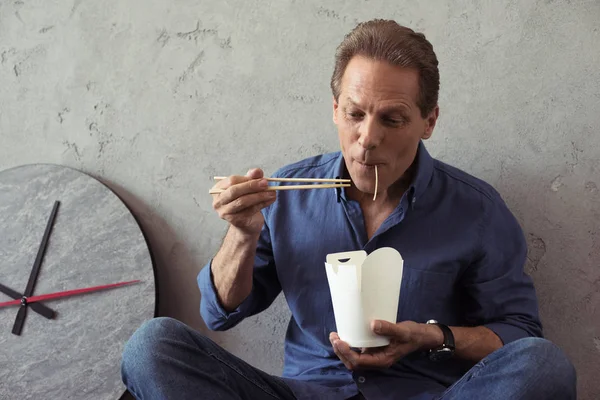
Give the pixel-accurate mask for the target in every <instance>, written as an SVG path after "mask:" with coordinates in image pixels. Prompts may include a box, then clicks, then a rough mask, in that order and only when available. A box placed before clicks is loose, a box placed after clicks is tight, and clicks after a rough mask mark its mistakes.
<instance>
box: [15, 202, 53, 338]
mask: <svg viewBox="0 0 600 400" xmlns="http://www.w3.org/2000/svg"><path fill="white" fill-rule="evenodd" d="M59 204H60V202H59V201H58V200H57V201H55V202H54V207H53V208H52V213H51V214H50V218H49V219H48V223H47V224H46V231H45V232H44V237H43V238H42V243H41V244H40V248H39V250H38V254H37V257H36V258H35V263H34V264H33V268H32V269H31V274H29V281H28V282H27V287H26V288H25V292H24V293H23V297H29V296H31V295H32V294H33V288H34V287H35V283H36V281H37V277H38V275H39V273H40V267H41V266H42V261H43V260H44V255H45V254H46V248H47V247H48V239H49V238H50V232H51V231H52V227H53V225H54V220H55V219H56V213H57V211H58V206H59ZM27 305H28V304H27V302H23V303H22V305H21V307H19V312H18V313H17V318H16V319H15V324H14V325H13V329H12V333H14V334H15V335H20V334H21V330H22V329H23V323H24V322H25V317H26V316H27Z"/></svg>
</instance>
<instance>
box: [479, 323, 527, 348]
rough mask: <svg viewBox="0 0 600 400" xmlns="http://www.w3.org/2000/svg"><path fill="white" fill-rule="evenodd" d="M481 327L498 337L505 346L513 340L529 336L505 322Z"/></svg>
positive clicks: (524, 331)
mask: <svg viewBox="0 0 600 400" xmlns="http://www.w3.org/2000/svg"><path fill="white" fill-rule="evenodd" d="M483 326H485V327H486V328H488V329H490V330H492V331H493V332H494V333H495V334H496V335H498V337H499V338H500V340H502V343H503V344H505V345H506V344H508V343H510V342H514V341H515V340H519V339H523V338H526V337H530V336H531V335H530V334H529V333H528V332H527V331H526V330H524V329H522V328H519V327H517V326H514V325H511V324H507V323H505V322H491V323H489V324H485V325H483Z"/></svg>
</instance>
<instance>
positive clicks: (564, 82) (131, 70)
mask: <svg viewBox="0 0 600 400" xmlns="http://www.w3.org/2000/svg"><path fill="white" fill-rule="evenodd" d="M481 3H485V5H483V4H481ZM321 4H322V2H319V1H314V0H313V1H302V2H301V1H294V0H288V1H272V2H265V1H260V2H259V1H257V0H254V1H242V0H231V1H223V2H216V1H199V0H179V1H177V2H171V1H149V0H135V1H133V0H131V1H117V0H109V1H108V0H107V1H102V2H100V1H91V0H74V1H69V0H65V1H41V0H38V1H13V0H3V1H1V2H0V168H7V167H11V166H14V165H19V164H24V163H30V162H51V163H60V164H64V165H68V166H72V167H75V168H78V169H81V170H83V171H86V172H89V173H91V174H93V175H95V176H97V177H99V178H100V179H102V180H104V181H105V182H107V183H109V184H110V185H111V186H112V187H114V188H116V190H117V191H118V192H119V193H120V194H121V195H123V196H124V198H125V199H126V200H127V201H128V202H129V203H130V204H132V205H133V207H134V211H135V212H136V213H137V214H138V215H139V216H140V217H141V218H142V223H143V226H144V228H145V229H146V231H147V232H148V234H149V236H150V239H151V241H152V245H153V248H154V251H155V253H156V256H157V261H158V263H159V267H160V270H159V277H160V279H161V283H160V287H161V289H162V297H161V299H160V301H161V303H162V304H161V313H162V314H168V315H171V316H174V317H176V318H179V319H181V320H183V321H185V322H187V323H190V324H192V325H193V326H195V327H197V328H198V329H204V328H203V324H202V322H201V320H200V318H199V316H198V302H199V294H198V290H197V289H196V286H195V277H196V274H197V272H198V270H199V269H200V268H201V266H202V265H203V264H204V263H205V262H206V261H207V260H208V258H209V257H210V256H211V255H212V254H213V253H214V252H215V251H216V250H217V248H218V246H219V244H220V241H221V238H222V236H223V234H224V231H225V224H224V223H223V222H222V221H220V220H219V219H218V217H217V216H216V215H215V214H214V213H213V212H212V209H211V199H210V197H209V196H208V195H207V190H208V188H209V187H210V186H211V185H212V182H211V179H210V177H211V176H213V175H215V174H231V173H244V172H245V171H246V169H247V168H249V167H252V166H260V167H263V168H264V169H265V170H266V172H267V173H270V172H272V171H273V170H275V169H276V168H278V167H279V166H281V165H283V164H286V163H288V162H291V161H294V160H297V159H299V158H301V157H305V156H310V155H314V154H317V153H320V152H323V151H329V150H335V149H337V138H336V133H335V130H334V126H333V123H332V122H331V110H330V108H331V105H330V93H329V89H328V80H329V76H330V73H331V68H332V59H333V52H334V49H335V47H336V45H337V44H338V43H339V41H340V40H341V39H342V36H343V34H344V33H346V32H347V31H348V30H349V29H351V28H352V27H353V25H354V24H355V22H356V21H358V20H364V19H369V18H371V17H388V18H395V19H397V20H398V21H399V22H402V23H405V24H408V25H410V26H412V27H414V28H417V29H419V30H423V31H424V32H425V33H426V34H427V36H428V38H429V39H430V40H431V41H432V42H433V44H434V47H435V48H436V51H437V53H438V56H439V59H440V63H441V66H440V68H441V77H442V87H441V97H440V105H441V116H440V121H439V125H438V127H437V129H436V131H435V133H434V137H433V138H432V140H430V141H429V143H428V145H429V149H430V150H431V152H432V154H434V155H436V156H438V157H439V158H441V159H442V160H444V161H447V162H450V163H452V164H454V165H456V166H458V167H461V168H463V169H465V170H466V171H468V172H470V173H472V174H474V175H476V176H479V177H482V178H484V179H486V180H488V181H489V182H490V183H491V184H493V185H494V186H496V187H497V188H498V189H499V190H500V192H501V193H502V194H503V195H504V196H505V198H506V200H507V202H508V204H509V205H510V207H511V208H512V209H513V210H514V212H515V214H516V215H517V217H518V218H519V220H520V221H521V223H522V225H523V228H524V230H525V232H526V235H527V237H528V240H529V245H530V247H531V253H530V257H529V262H528V265H527V269H528V271H529V272H531V274H532V276H533V278H534V280H535V282H536V284H537V288H538V292H539V296H540V300H541V313H542V317H543V321H544V323H545V328H546V334H547V336H548V337H549V338H550V339H552V340H554V341H555V342H557V343H558V344H559V345H560V346H562V347H563V348H564V349H565V350H566V351H567V353H568V354H569V356H570V357H571V358H572V359H573V360H574V362H575V364H576V367H577V369H578V371H579V388H580V395H581V398H582V399H591V398H592V393H598V392H600V384H599V383H598V380H597V373H598V371H600V361H599V360H600V323H599V322H598V321H599V320H600V268H599V265H600V234H599V232H600V190H599V186H600V164H599V163H598V160H599V159H600V136H599V135H598V132H597V131H598V129H599V128H600V96H599V95H598V93H600V84H599V82H600V69H599V68H598V65H599V64H600V24H599V22H598V21H599V18H600V2H598V1H597V0H588V1H582V0H581V1H580V0H570V1H569V0H564V1H561V0H545V1H508V2H505V1H503V2H493V4H492V2H489V1H488V2H477V1H464V0H463V1H456V0H452V1H450V0H445V1H436V2H419V3H416V2H409V1H385V2H384V1H379V2H374V1H352V2H348V1H330V2H328V4H327V6H322V5H321ZM287 317H288V315H287V311H286V309H285V304H284V302H283V301H282V299H279V300H278V301H277V302H276V304H274V306H273V307H272V308H271V309H270V310H268V311H267V312H266V313H265V314H264V315H262V316H260V317H257V318H252V319H251V320H248V321H246V322H244V323H243V324H242V326H240V327H238V328H237V329H234V330H233V331H231V332H228V333H225V334H218V335H216V336H217V338H218V340H219V341H220V342H221V343H223V344H224V345H225V346H226V347H227V348H229V349H230V350H232V351H233V352H235V353H236V354H238V355H240V356H242V357H244V358H246V359H247V360H249V361H251V362H252V363H254V364H255V365H257V366H259V367H262V368H264V369H266V370H268V371H270V372H274V373H277V372H279V371H280V369H281V365H282V358H281V356H282V349H281V344H282V338H283V334H284V331H285V324H286V322H287ZM251 340H252V341H253V342H254V341H255V342H257V343H253V344H252V346H250V345H249V343H250V341H251Z"/></svg>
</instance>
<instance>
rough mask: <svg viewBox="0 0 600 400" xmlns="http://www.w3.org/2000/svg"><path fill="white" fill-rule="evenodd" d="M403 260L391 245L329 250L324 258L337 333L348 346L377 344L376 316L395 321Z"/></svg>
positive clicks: (384, 340) (382, 342)
mask: <svg viewBox="0 0 600 400" xmlns="http://www.w3.org/2000/svg"><path fill="white" fill-rule="evenodd" d="M403 269H404V260H403V259H402V256H401V255H400V253H399V252H398V251H397V250H396V249H393V248H391V247H382V248H380V249H377V250H375V251H373V252H372V253H371V254H369V255H368V256H367V253H366V252H365V251H364V250H359V251H350V252H344V253H333V254H328V255H327V259H326V262H325V270H326V272H327V280H328V282H329V290H330V292H331V300H332V302H333V312H334V315H335V324H336V329H337V333H338V335H339V337H340V339H341V340H343V341H345V342H347V343H348V344H349V345H350V347H378V346H385V345H388V344H389V343H390V341H389V339H388V338H386V337H384V336H380V335H377V334H375V333H373V331H372V330H371V321H373V320H375V319H379V320H385V321H389V322H392V323H396V322H397V321H396V319H397V314H398V301H399V299H400V285H401V283H402V272H403Z"/></svg>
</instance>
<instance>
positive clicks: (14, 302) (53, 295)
mask: <svg viewBox="0 0 600 400" xmlns="http://www.w3.org/2000/svg"><path fill="white" fill-rule="evenodd" d="M137 282H140V280H139V279H138V280H135V281H127V282H118V283H111V284H109V285H100V286H92V287H88V288H82V289H73V290H65V291H62V292H56V293H48V294H40V295H38V296H31V297H27V298H26V302H27V303H34V302H37V301H44V300H51V299H58V298H61V297H69V296H75V295H78V294H84V293H90V292H97V291H99V290H106V289H112V288H115V287H119V286H125V285H131V284H133V283H137ZM22 301H23V299H21V300H12V301H5V302H3V303H0V307H7V306H18V305H20V304H21V303H22Z"/></svg>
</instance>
